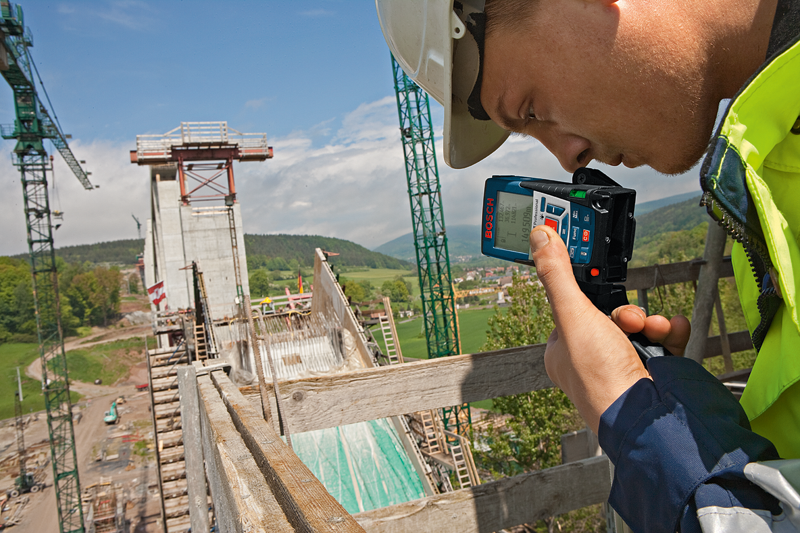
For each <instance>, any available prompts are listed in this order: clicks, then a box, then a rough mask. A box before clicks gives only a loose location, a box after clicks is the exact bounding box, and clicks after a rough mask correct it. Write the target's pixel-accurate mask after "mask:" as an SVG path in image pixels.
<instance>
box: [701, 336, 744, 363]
mask: <svg viewBox="0 0 800 533" xmlns="http://www.w3.org/2000/svg"><path fill="white" fill-rule="evenodd" d="M728 342H729V343H730V350H731V353H736V352H743V351H744V350H749V349H750V348H752V347H753V341H752V339H751V338H750V332H749V331H737V332H736V333H728ZM717 355H724V354H723V351H722V339H720V337H719V335H717V336H715V337H709V338H708V339H707V340H706V347H705V353H704V354H703V359H708V358H709V357H716V356H717Z"/></svg>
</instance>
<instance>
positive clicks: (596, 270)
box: [589, 268, 600, 276]
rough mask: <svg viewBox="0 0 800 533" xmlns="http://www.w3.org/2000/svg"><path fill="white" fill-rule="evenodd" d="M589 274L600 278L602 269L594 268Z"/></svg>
mask: <svg viewBox="0 0 800 533" xmlns="http://www.w3.org/2000/svg"><path fill="white" fill-rule="evenodd" d="M589 274H591V275H592V276H599V275H600V269H599V268H593V269H591V270H590V271H589Z"/></svg>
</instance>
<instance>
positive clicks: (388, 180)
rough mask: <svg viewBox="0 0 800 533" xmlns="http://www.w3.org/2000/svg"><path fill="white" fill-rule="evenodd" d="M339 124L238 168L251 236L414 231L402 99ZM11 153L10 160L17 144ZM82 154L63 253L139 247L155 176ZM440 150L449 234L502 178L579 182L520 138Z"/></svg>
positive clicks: (653, 180) (629, 178)
mask: <svg viewBox="0 0 800 533" xmlns="http://www.w3.org/2000/svg"><path fill="white" fill-rule="evenodd" d="M436 116H437V110H434V118H436ZM437 122H439V123H440V122H441V120H439V121H435V122H434V123H437ZM334 123H335V121H330V120H328V121H325V122H324V123H322V124H320V125H318V126H316V127H314V128H311V129H310V130H308V131H300V132H294V133H292V134H291V135H290V136H287V137H283V138H271V139H270V143H271V144H272V145H273V146H274V149H275V157H274V159H272V160H268V161H265V162H263V163H237V164H236V166H235V174H236V189H237V193H238V198H239V201H240V202H241V205H242V215H243V219H244V226H245V227H244V229H245V232H247V233H262V234H263V233H289V234H317V235H324V236H331V237H339V238H343V239H348V240H352V241H355V242H357V243H359V244H362V245H364V246H367V247H370V248H373V247H376V246H379V245H381V244H383V243H384V242H387V241H389V240H391V239H394V238H396V237H399V236H400V235H403V234H405V233H408V232H409V231H410V230H411V216H410V208H409V200H408V193H407V185H406V176H405V164H404V160H403V149H402V144H401V141H400V134H399V128H398V123H397V107H396V104H395V99H394V97H386V98H383V99H381V100H378V101H376V102H371V103H365V104H362V105H360V106H359V107H358V108H357V109H355V110H353V111H352V112H350V113H348V114H347V115H346V116H344V117H342V120H341V126H338V127H335V126H334ZM232 126H235V124H232ZM329 127H330V128H332V129H333V131H332V132H331V135H329V136H327V137H321V136H320V130H325V129H327V128H329ZM439 131H440V130H439ZM5 146H6V147H7V149H6V150H5V151H4V153H5V154H7V153H8V149H10V148H11V146H12V145H11V143H10V142H8V143H6V145H5ZM72 148H73V151H74V152H75V154H76V156H77V157H78V158H79V159H86V160H87V161H88V162H89V164H88V169H89V170H91V171H92V172H93V175H92V181H93V182H94V183H97V184H99V185H100V186H101V188H100V189H99V190H94V191H85V190H83V188H82V187H81V186H80V184H79V183H78V181H77V180H76V179H75V178H74V177H73V176H72V175H71V174H70V172H69V170H68V169H67V167H66V165H65V164H64V163H63V162H62V161H61V159H60V158H59V156H58V155H56V180H57V186H58V191H59V197H60V203H61V207H60V209H62V210H63V211H64V212H65V217H64V224H63V226H62V227H61V229H59V230H58V231H57V232H56V234H55V238H56V245H57V246H65V245H71V244H84V243H94V242H100V241H107V240H115V239H123V238H135V237H136V225H135V223H134V221H133V219H132V218H131V213H134V214H135V215H136V216H137V217H139V219H140V220H142V221H144V219H145V218H148V217H149V213H150V206H149V200H148V190H149V172H148V170H147V168H146V167H138V166H136V165H132V164H130V162H129V157H128V151H129V150H130V149H132V148H134V142H133V140H131V142H130V143H110V142H104V141H95V142H93V143H90V144H84V143H81V142H80V141H74V142H73V143H72ZM436 151H437V153H438V154H439V174H440V181H441V188H442V199H443V206H444V213H445V221H446V223H447V224H448V225H456V224H478V222H479V216H480V208H481V200H482V197H483V183H484V181H485V179H486V178H488V177H489V176H491V175H493V174H517V175H521V176H534V177H542V178H550V179H559V180H569V179H570V176H569V174H568V173H567V172H565V171H564V170H562V169H561V168H560V166H559V165H558V162H557V161H556V159H555V157H553V156H552V155H550V154H549V153H548V152H547V151H546V150H545V149H544V148H543V147H542V146H541V145H540V144H539V143H537V142H536V141H534V140H532V139H529V138H522V137H513V138H511V139H509V140H508V141H507V142H506V144H505V145H504V146H503V147H502V148H501V149H500V150H498V151H497V152H496V153H495V154H493V155H492V156H490V157H489V158H488V159H486V160H484V161H482V162H481V163H479V164H477V165H475V166H473V167H471V168H468V169H464V170H453V169H451V168H449V167H447V166H446V165H445V164H444V162H443V160H442V158H441V154H442V143H441V138H437V140H436ZM600 168H601V169H602V170H603V171H604V172H606V173H607V174H609V175H610V176H611V177H612V178H614V179H615V180H617V181H618V182H619V183H620V184H622V185H624V186H628V187H633V188H635V189H637V190H638V191H639V200H640V201H647V200H653V199H656V198H660V197H664V196H671V195H674V194H680V193H684V192H688V191H691V190H698V191H699V185H698V179H697V172H696V171H694V172H690V173H688V174H686V175H684V176H679V177H663V176H658V175H657V174H655V173H654V172H653V171H652V170H649V169H625V168H609V167H602V166H601V167H600ZM0 177H2V178H3V179H4V180H5V183H6V184H7V193H6V194H4V195H2V197H0V224H2V227H3V228H4V230H5V231H4V232H3V233H2V236H0V254H14V253H23V252H25V251H26V250H27V244H26V240H25V221H24V216H23V210H22V191H21V190H20V186H19V174H18V172H17V171H16V169H15V167H13V166H12V164H11V160H10V157H9V156H8V155H5V156H4V157H3V158H2V159H0ZM52 208H53V209H57V208H59V207H58V206H57V205H55V204H53V207H52Z"/></svg>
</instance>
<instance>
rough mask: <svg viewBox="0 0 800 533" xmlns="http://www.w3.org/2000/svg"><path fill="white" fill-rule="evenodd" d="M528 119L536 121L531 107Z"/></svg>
mask: <svg viewBox="0 0 800 533" xmlns="http://www.w3.org/2000/svg"><path fill="white" fill-rule="evenodd" d="M528 118H529V119H530V120H536V113H534V112H533V106H531V107H530V108H529V109H528Z"/></svg>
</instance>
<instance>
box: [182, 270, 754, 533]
mask: <svg viewBox="0 0 800 533" xmlns="http://www.w3.org/2000/svg"><path fill="white" fill-rule="evenodd" d="M699 266H700V265H699V263H698V262H687V263H680V264H676V265H664V266H659V267H658V268H657V269H656V268H655V267H648V268H647V269H632V270H631V275H630V276H629V281H628V283H627V284H626V286H627V288H629V289H630V290H647V289H649V288H652V287H653V286H657V285H664V284H667V283H677V282H683V281H692V280H693V279H696V277H697V271H698V270H699ZM739 337H740V334H739V333H737V334H733V335H730V336H729V343H730V345H731V346H738V345H737V343H738V342H740V340H739ZM747 340H748V342H749V337H747ZM741 344H742V345H745V344H746V343H745V341H744V340H741ZM721 345H722V342H721V340H720V338H719V337H716V338H712V339H710V342H709V343H707V346H706V353H705V356H706V357H711V356H715V355H719V354H720V353H721V350H720V349H721ZM745 348H746V346H745ZM544 350H545V346H544V345H533V346H522V347H517V348H510V349H506V350H498V351H493V352H483V353H477V354H466V355H456V356H450V357H445V358H440V359H432V360H421V361H408V362H406V363H404V364H398V365H390V366H384V367H379V368H366V369H361V370H356V371H352V372H346V373H341V374H334V375H325V376H316V377H312V378H305V379H295V380H288V381H283V382H281V383H280V396H281V400H282V401H281V404H282V413H281V416H282V417H283V419H284V420H286V421H287V423H288V426H289V427H290V429H291V431H292V432H293V433H294V432H305V431H312V430H317V429H324V428H331V427H336V426H342V425H347V424H354V423H357V422H364V421H368V420H375V419H380V418H386V417H392V416H398V415H404V414H406V413H412V412H417V411H423V410H431V409H439V408H441V407H447V406H451V405H459V404H463V403H467V402H477V401H480V400H486V399H492V398H496V397H500V396H508V395H512V394H520V393H525V392H531V391H535V390H540V389H544V388H548V387H552V386H553V384H552V382H551V381H550V379H549V378H548V377H547V374H546V372H545V368H544ZM195 367H196V368H197V372H203V368H202V366H200V365H199V364H197V363H196V364H195ZM196 381H197V387H198V388H197V392H195V393H194V394H198V396H199V403H200V408H199V410H200V413H201V416H200V422H199V425H200V426H201V433H202V437H203V438H202V441H203V442H202V449H203V455H204V456H205V459H204V461H205V464H206V465H207V467H206V470H207V473H208V479H209V483H210V484H211V487H210V488H211V494H212V498H213V500H214V503H215V510H216V513H217V520H218V522H219V524H220V526H222V529H223V530H225V531H243V530H249V531H296V530H298V531H337V532H356V531H369V532H380V533H400V532H406V531H414V532H426V531H430V532H438V531H459V532H475V533H478V532H487V531H499V530H502V529H505V528H508V527H513V526H517V525H519V524H523V523H531V522H535V521H536V520H539V519H542V518H546V517H550V516H554V515H558V514H562V513H565V512H568V511H571V510H574V509H579V508H582V507H585V506H588V505H592V504H597V503H601V502H604V501H605V500H606V499H607V497H608V493H609V491H610V487H611V476H612V474H611V472H612V467H611V464H610V462H609V460H608V458H607V457H605V456H600V457H592V458H589V459H584V460H580V461H576V462H573V463H569V464H565V465H561V466H557V467H554V468H549V469H546V470H541V471H537V472H530V473H526V474H521V475H518V476H514V477H510V478H505V479H502V480H498V481H492V482H488V483H485V484H482V485H479V486H476V487H471V488H466V489H461V490H457V491H454V492H449V493H445V494H438V495H434V496H429V497H427V498H422V499H419V500H414V501H410V502H406V503H401V504H397V505H393V506H389V507H385V508H382V509H375V510H371V511H366V512H363V513H359V514H357V515H352V516H351V515H349V514H348V513H347V512H346V511H345V510H344V509H343V508H342V506H341V505H340V504H339V503H338V502H337V501H336V500H335V499H334V498H333V497H332V496H331V495H330V494H329V493H328V492H327V491H326V490H325V488H324V486H323V485H322V483H320V482H319V481H318V480H317V479H316V478H315V477H314V476H313V474H312V473H311V471H310V470H309V469H308V468H307V467H306V466H305V465H304V464H303V463H302V462H301V461H300V459H299V458H298V457H297V456H296V455H295V454H294V453H293V452H292V450H291V449H290V448H289V446H287V445H286V444H285V443H284V442H283V441H282V440H281V438H280V437H279V435H278V434H277V433H276V432H275V430H274V428H273V426H272V425H270V424H268V423H267V422H266V421H265V420H264V417H263V415H262V412H261V398H260V394H259V390H258V388H257V387H243V388H241V389H239V388H237V387H236V386H235V385H233V383H232V382H231V381H230V380H229V379H228V377H227V376H226V375H225V374H224V373H223V372H222V371H214V372H211V373H210V374H209V375H206V376H200V377H199V378H197V380H196ZM265 388H266V390H265V391H264V392H265V393H266V394H267V395H268V396H274V390H273V389H272V387H271V386H270V385H268V384H267V385H265ZM190 393H191V392H185V391H184V390H182V391H181V394H182V395H183V394H190ZM188 422H189V421H188V419H187V421H185V422H184V431H185V432H186V431H191V429H189V428H187V423H188ZM190 468H200V469H202V468H203V466H202V463H201V464H199V465H194V466H192V465H190V464H189V454H187V475H188V470H189V469H190Z"/></svg>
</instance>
